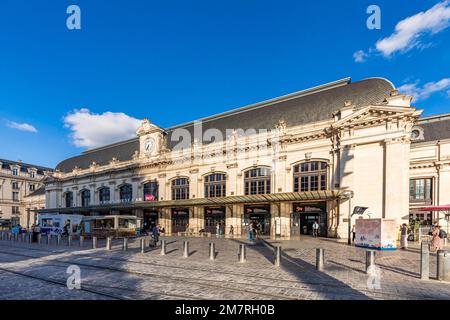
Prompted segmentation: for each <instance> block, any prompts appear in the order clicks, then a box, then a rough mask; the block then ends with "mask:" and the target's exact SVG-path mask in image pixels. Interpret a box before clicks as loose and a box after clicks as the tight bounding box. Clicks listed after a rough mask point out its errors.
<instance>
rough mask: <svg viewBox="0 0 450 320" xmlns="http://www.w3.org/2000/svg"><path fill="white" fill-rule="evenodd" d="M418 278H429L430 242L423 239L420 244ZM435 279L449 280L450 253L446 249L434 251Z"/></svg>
mask: <svg viewBox="0 0 450 320" xmlns="http://www.w3.org/2000/svg"><path fill="white" fill-rule="evenodd" d="M420 279H422V280H429V279H430V243H429V242H425V241H424V242H422V243H421V246H420ZM436 279H437V280H441V281H450V255H449V254H448V252H447V250H438V251H437V252H436Z"/></svg>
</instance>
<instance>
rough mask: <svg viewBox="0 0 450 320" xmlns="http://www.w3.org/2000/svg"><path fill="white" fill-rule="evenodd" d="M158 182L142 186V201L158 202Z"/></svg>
mask: <svg viewBox="0 0 450 320" xmlns="http://www.w3.org/2000/svg"><path fill="white" fill-rule="evenodd" d="M158 189H159V186H158V181H156V180H155V181H150V182H147V183H146V184H144V201H156V200H158Z"/></svg>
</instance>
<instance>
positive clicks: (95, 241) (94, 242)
mask: <svg viewBox="0 0 450 320" xmlns="http://www.w3.org/2000/svg"><path fill="white" fill-rule="evenodd" d="M92 249H97V237H92Z"/></svg>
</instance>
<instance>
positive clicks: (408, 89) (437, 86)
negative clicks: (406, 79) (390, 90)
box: [397, 78, 450, 101]
mask: <svg viewBox="0 0 450 320" xmlns="http://www.w3.org/2000/svg"><path fill="white" fill-rule="evenodd" d="M397 89H398V91H399V92H402V93H406V94H410V95H412V96H414V101H419V100H425V99H427V98H428V97H430V96H431V95H432V94H433V93H436V92H440V91H444V90H447V89H450V78H444V79H441V80H439V81H436V82H428V83H426V84H425V85H423V86H422V87H421V86H419V81H416V82H414V83H407V84H404V85H402V86H400V87H398V88H397ZM447 93H450V91H447ZM449 95H450V94H449Z"/></svg>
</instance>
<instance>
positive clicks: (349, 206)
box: [343, 191, 353, 245]
mask: <svg viewBox="0 0 450 320" xmlns="http://www.w3.org/2000/svg"><path fill="white" fill-rule="evenodd" d="M343 195H344V197H346V198H347V199H348V228H347V229H348V241H347V243H348V245H351V244H352V237H351V235H352V198H353V192H352V191H346V192H345V193H344V194H343Z"/></svg>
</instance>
